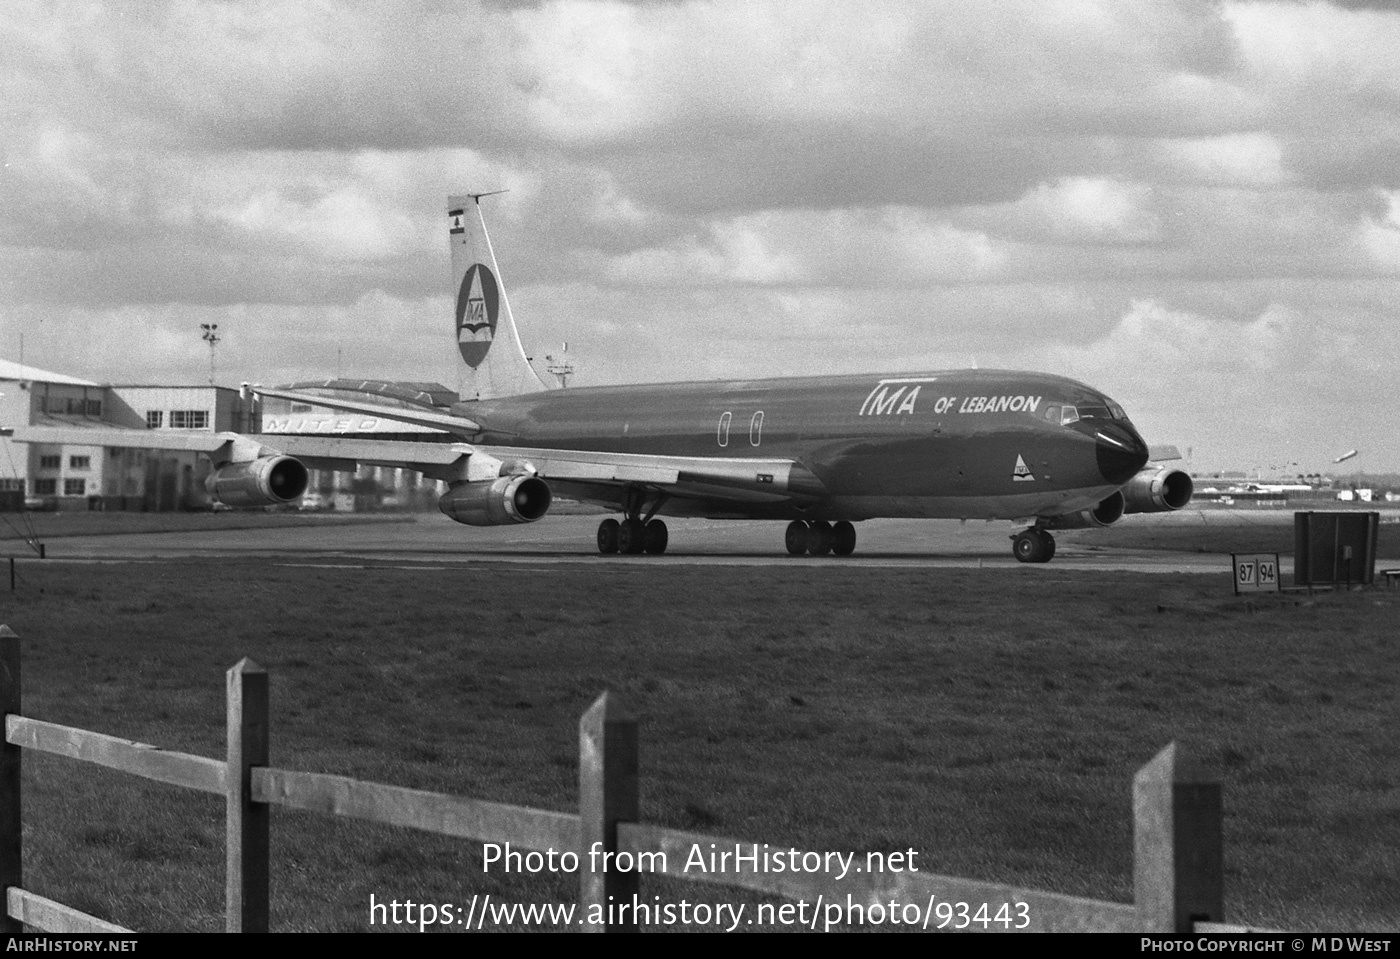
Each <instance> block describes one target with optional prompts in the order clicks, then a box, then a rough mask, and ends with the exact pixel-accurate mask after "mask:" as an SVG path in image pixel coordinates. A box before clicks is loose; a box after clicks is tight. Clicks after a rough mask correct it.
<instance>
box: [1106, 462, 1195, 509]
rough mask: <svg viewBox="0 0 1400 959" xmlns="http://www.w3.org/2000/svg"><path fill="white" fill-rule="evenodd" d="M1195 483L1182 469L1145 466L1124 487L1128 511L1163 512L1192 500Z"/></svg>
mask: <svg viewBox="0 0 1400 959" xmlns="http://www.w3.org/2000/svg"><path fill="white" fill-rule="evenodd" d="M1194 491H1195V484H1194V483H1192V482H1191V477H1190V476H1188V475H1186V474H1185V473H1183V472H1182V471H1181V470H1176V469H1171V468H1169V467H1162V466H1148V467H1144V468H1143V469H1142V470H1140V471H1138V474H1137V475H1136V476H1134V477H1133V478H1132V479H1130V480H1129V481H1128V484H1127V485H1126V486H1124V487H1123V489H1122V493H1123V499H1124V502H1125V503H1126V506H1125V508H1124V512H1127V513H1165V512H1167V511H1169V510H1177V509H1181V508H1182V507H1183V506H1185V505H1186V504H1187V503H1189V502H1191V494H1192V493H1193V492H1194Z"/></svg>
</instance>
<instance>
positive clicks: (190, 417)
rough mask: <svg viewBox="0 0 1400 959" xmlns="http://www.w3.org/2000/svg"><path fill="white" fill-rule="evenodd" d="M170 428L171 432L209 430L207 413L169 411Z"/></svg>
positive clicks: (204, 411) (202, 411) (205, 411)
mask: <svg viewBox="0 0 1400 959" xmlns="http://www.w3.org/2000/svg"><path fill="white" fill-rule="evenodd" d="M170 428H171V429H172V430H207V429H208V428H209V411H208V410H171V411H170Z"/></svg>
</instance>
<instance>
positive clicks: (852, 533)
mask: <svg viewBox="0 0 1400 959" xmlns="http://www.w3.org/2000/svg"><path fill="white" fill-rule="evenodd" d="M783 542H784V544H785V545H786V546H787V551H788V552H789V553H791V554H792V555H793V556H801V555H803V554H804V553H811V554H812V555H813V556H825V555H827V554H828V553H832V554H835V555H836V556H850V555H851V553H853V552H855V549H856V528H855V527H854V526H852V525H851V524H850V523H848V522H846V521H845V520H841V521H840V522H838V523H828V522H826V521H825V520H813V521H811V522H804V521H803V520H793V521H792V522H791V523H788V528H787V533H786V535H785V536H784V537H783Z"/></svg>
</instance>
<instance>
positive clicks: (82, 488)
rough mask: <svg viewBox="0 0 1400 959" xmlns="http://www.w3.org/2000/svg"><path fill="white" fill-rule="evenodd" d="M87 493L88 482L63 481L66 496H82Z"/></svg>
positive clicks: (80, 480) (77, 480) (82, 480)
mask: <svg viewBox="0 0 1400 959" xmlns="http://www.w3.org/2000/svg"><path fill="white" fill-rule="evenodd" d="M86 491H87V480H85V479H66V480H64V481H63V495H64V496H82V495H83V494H84V493H85V492H86Z"/></svg>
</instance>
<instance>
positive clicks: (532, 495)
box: [438, 475, 553, 526]
mask: <svg viewBox="0 0 1400 959" xmlns="http://www.w3.org/2000/svg"><path fill="white" fill-rule="evenodd" d="M552 499H553V496H552V495H551V494H550V492H549V484H548V483H546V482H545V481H544V480H542V479H540V478H539V477H538V476H523V475H522V476H502V477H501V478H500V479H495V480H481V481H478V482H461V483H455V484H453V486H452V488H451V489H449V490H448V491H447V492H446V493H444V494H442V499H440V500H438V509H440V510H442V511H443V512H444V513H446V514H447V515H448V516H450V517H452V518H453V519H454V520H456V521H457V522H459V523H465V524H467V525H468V526H505V525H507V524H509V523H533V522H534V521H535V520H537V519H539V518H540V517H541V516H543V515H544V514H545V513H546V512H548V510H549V504H550V501H551V500H552Z"/></svg>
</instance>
